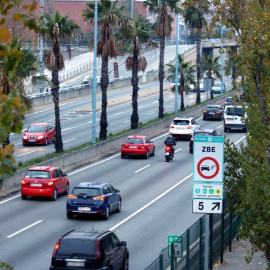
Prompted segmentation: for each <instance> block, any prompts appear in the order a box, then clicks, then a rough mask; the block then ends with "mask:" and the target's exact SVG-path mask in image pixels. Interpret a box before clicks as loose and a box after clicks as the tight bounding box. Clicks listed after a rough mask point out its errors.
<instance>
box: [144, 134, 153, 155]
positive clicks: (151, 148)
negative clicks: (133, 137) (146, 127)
mask: <svg viewBox="0 0 270 270" xmlns="http://www.w3.org/2000/svg"><path fill="white" fill-rule="evenodd" d="M145 143H146V145H147V148H148V150H149V153H150V154H151V153H152V152H153V144H152V143H150V140H149V139H148V138H147V137H145Z"/></svg>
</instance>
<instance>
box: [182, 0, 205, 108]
mask: <svg viewBox="0 0 270 270" xmlns="http://www.w3.org/2000/svg"><path fill="white" fill-rule="evenodd" d="M208 5H209V4H208V1H200V2H193V1H185V2H182V14H183V17H184V20H185V24H187V25H188V26H189V27H190V28H192V29H195V33H196V53H197V55H196V65H197V85H196V89H197V97H196V104H200V103H201V93H200V79H201V31H202V29H203V26H205V25H206V20H205V18H204V15H205V14H206V13H208V12H209V6H208Z"/></svg>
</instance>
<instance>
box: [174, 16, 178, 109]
mask: <svg viewBox="0 0 270 270" xmlns="http://www.w3.org/2000/svg"><path fill="white" fill-rule="evenodd" d="M176 16H177V19H176V56H175V93H174V94H175V108H174V112H175V114H177V112H178V42H179V33H178V32H179V30H178V28H179V16H178V14H176Z"/></svg>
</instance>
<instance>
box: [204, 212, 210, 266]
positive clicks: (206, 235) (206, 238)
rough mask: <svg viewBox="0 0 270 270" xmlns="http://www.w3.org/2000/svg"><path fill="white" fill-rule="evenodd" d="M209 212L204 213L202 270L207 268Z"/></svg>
mask: <svg viewBox="0 0 270 270" xmlns="http://www.w3.org/2000/svg"><path fill="white" fill-rule="evenodd" d="M208 252H209V214H206V215H205V234H204V270H208V263H209V253H208Z"/></svg>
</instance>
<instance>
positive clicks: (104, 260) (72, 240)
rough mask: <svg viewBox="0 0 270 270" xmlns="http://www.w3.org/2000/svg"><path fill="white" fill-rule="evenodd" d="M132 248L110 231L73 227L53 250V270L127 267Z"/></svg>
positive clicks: (107, 269) (117, 269)
mask: <svg viewBox="0 0 270 270" xmlns="http://www.w3.org/2000/svg"><path fill="white" fill-rule="evenodd" d="M128 264H129V251H128V248H127V243H126V242H125V241H121V242H120V241H119V239H118V237H117V236H116V235H115V234H114V233H113V232H111V231H94V230H93V231H76V230H72V231H70V232H68V233H66V234H64V235H63V236H62V237H60V238H59V239H58V240H57V242H56V245H55V247H54V250H53V255H52V260H51V266H50V269H51V270H63V269H70V270H71V269H77V270H78V269H100V270H110V269H114V270H120V269H121V270H122V269H123V270H128Z"/></svg>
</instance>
